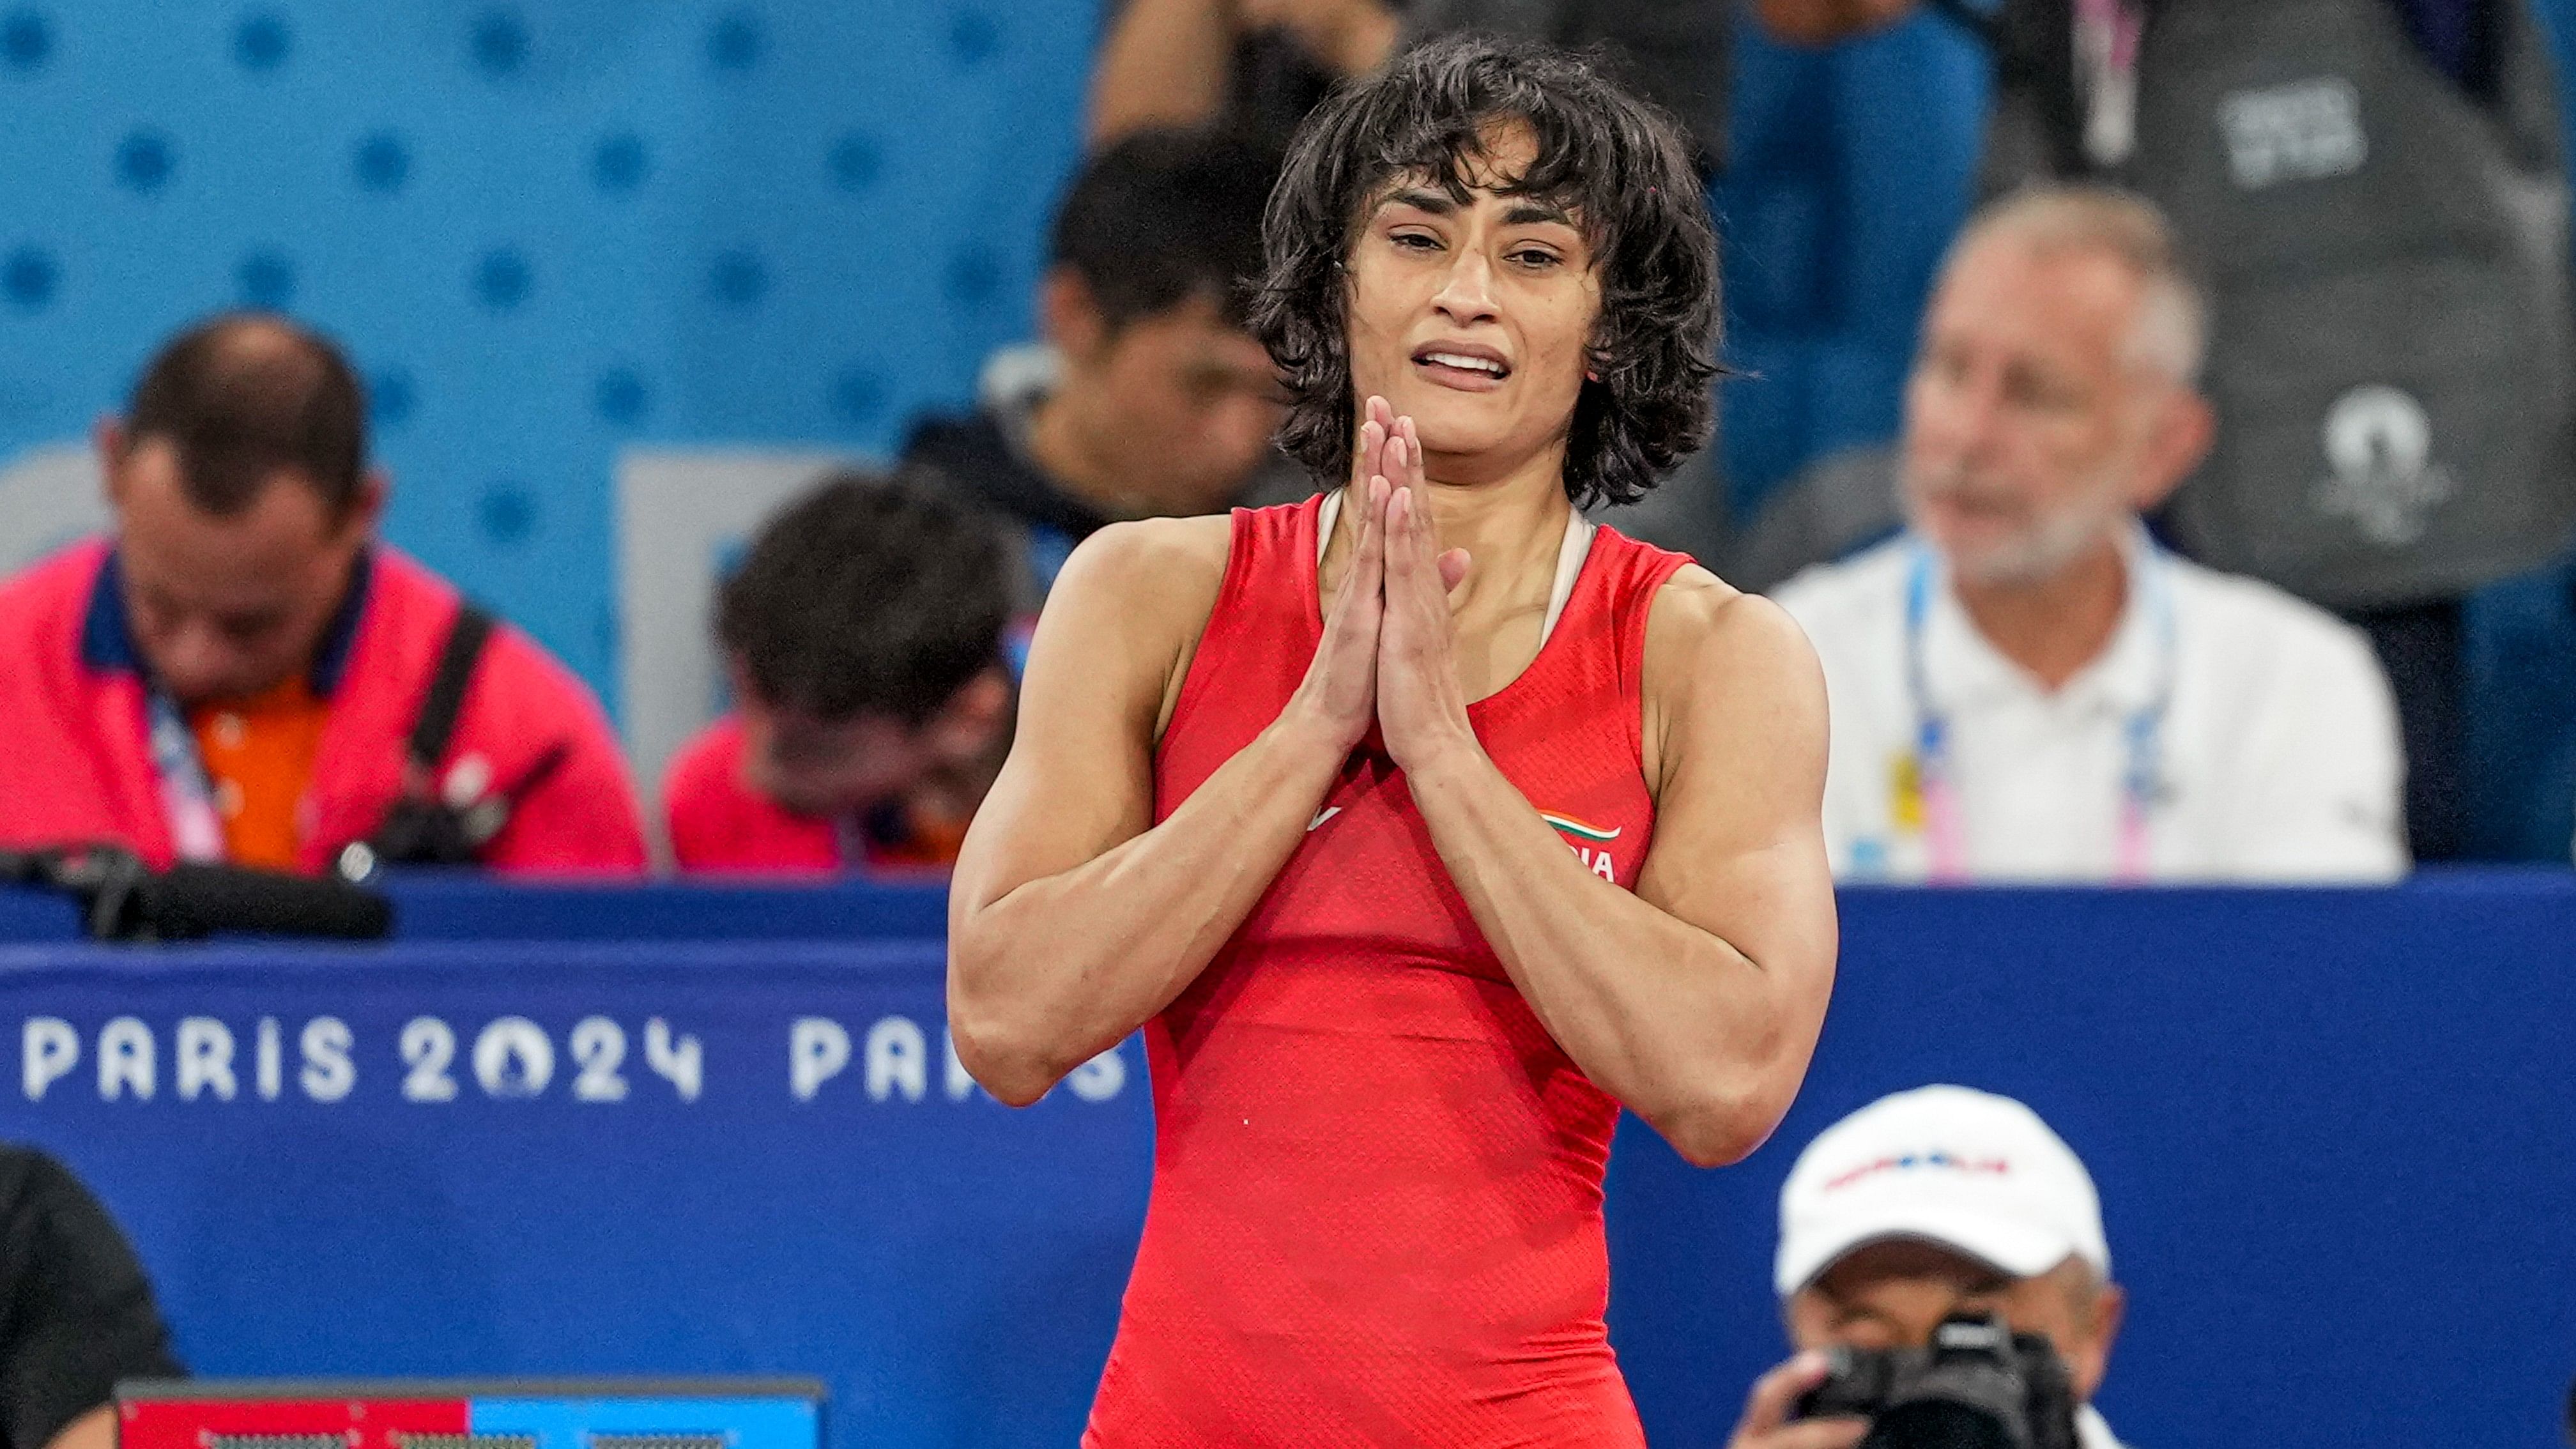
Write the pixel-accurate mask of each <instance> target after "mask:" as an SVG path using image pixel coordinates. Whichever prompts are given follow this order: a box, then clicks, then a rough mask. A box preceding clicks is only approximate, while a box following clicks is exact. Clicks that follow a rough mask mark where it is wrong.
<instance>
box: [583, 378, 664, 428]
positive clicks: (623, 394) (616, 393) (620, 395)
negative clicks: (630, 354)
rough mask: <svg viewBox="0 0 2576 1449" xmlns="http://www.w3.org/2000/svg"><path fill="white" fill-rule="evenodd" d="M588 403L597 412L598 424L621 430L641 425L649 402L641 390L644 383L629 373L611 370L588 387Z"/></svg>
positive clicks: (648, 397) (650, 400)
mask: <svg viewBox="0 0 2576 1449" xmlns="http://www.w3.org/2000/svg"><path fill="white" fill-rule="evenodd" d="M590 402H591V406H592V407H594V408H597V409H598V410H599V417H600V421H602V422H606V423H611V424H614V425H616V426H618V427H621V428H624V427H632V426H633V425H635V424H636V423H639V422H642V421H643V420H644V413H645V410H646V409H647V408H649V407H651V406H652V402H653V399H652V397H651V395H650V394H649V393H647V392H646V391H645V389H644V379H642V378H640V377H637V376H636V375H635V374H634V372H633V371H632V370H631V369H628V368H623V367H612V368H610V369H609V370H607V371H606V372H603V373H601V374H600V375H599V381H597V382H596V383H594V384H592V386H591V391H590Z"/></svg>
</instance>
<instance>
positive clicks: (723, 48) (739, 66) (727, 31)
mask: <svg viewBox="0 0 2576 1449" xmlns="http://www.w3.org/2000/svg"><path fill="white" fill-rule="evenodd" d="M761 48H762V36H761V33H760V20H759V17H757V16H755V15H753V14H751V13H750V12H749V11H744V10H737V11H735V12H733V13H732V14H730V15H727V16H724V17H722V18H721V19H719V20H717V21H716V23H715V24H713V25H711V26H709V27H707V64H709V65H711V66H714V67H715V68H716V69H718V70H734V71H742V70H749V69H751V68H752V67H753V66H756V65H758V64H760V52H761Z"/></svg>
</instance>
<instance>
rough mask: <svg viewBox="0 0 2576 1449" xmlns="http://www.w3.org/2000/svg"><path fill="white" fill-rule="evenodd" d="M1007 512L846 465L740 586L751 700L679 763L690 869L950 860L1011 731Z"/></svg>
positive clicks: (681, 838)
mask: <svg viewBox="0 0 2576 1449" xmlns="http://www.w3.org/2000/svg"><path fill="white" fill-rule="evenodd" d="M1011 594H1012V591H1011V581H1010V571H1009V567H1008V561H1007V559H1006V557H1005V551H1004V549H1003V545H1002V538H1001V534H1000V530H999V527H998V525H997V524H996V522H995V521H994V520H993V519H992V518H991V517H989V516H987V515H986V514H984V513H982V512H980V511H977V510H974V509H971V508H969V507H967V506H966V505H965V504H963V503H960V502H958V501H956V500H955V499H954V498H953V497H951V496H949V494H948V493H947V490H946V489H945V488H944V487H943V486H941V485H940V484H938V483H937V482H935V481H933V480H929V479H926V478H921V477H919V476H917V475H915V476H912V477H901V476H899V477H897V478H892V479H879V478H873V477H869V476H867V475H864V474H858V473H845V474H840V475H836V476H834V477H831V478H828V479H825V480H824V481H823V482H822V483H821V484H820V485H819V486H817V487H816V488H815V489H814V491H813V492H811V493H809V494H807V495H806V496H805V497H804V498H802V499H800V500H799V501H797V502H796V503H794V504H792V505H790V506H789V507H788V508H787V509H786V510H785V511H783V512H781V513H780V514H779V515H778V516H777V517H775V518H773V519H771V520H770V521H769V523H768V524H767V526H765V527H764V528H763V529H762V530H761V533H760V537H759V538H758V539H757V540H755V541H754V543H753V545H752V550H751V554H750V556H749V557H748V558H746V559H745V560H744V561H743V565H742V567H741V569H739V570H738V571H737V572H736V573H735V574H734V575H733V577H732V578H730V579H728V580H727V581H726V582H725V586H724V592H723V595H722V597H721V599H720V600H719V601H718V604H717V611H716V634H717V639H718V642H719V643H720V644H721V645H722V646H723V651H724V655H725V659H726V663H727V667H728V669H729V670H730V672H731V676H732V681H733V692H734V698H735V701H736V708H735V710H734V711H733V712H732V713H731V714H728V715H726V716H725V717H724V718H723V719H720V720H718V721H717V722H716V723H714V724H713V725H710V726H709V727H708V728H707V729H706V730H705V731H704V732H703V733H701V734H699V735H698V736H697V738H695V739H693V740H691V741H690V742H689V743H688V744H686V745H684V746H682V747H681V750H680V752H679V754H678V755H676V756H675V757H673V759H672V762H671V766H670V770H669V773H668V775H667V776H666V777H665V780H664V784H663V790H662V799H663V804H664V809H665V810H666V811H667V813H668V823H669V827H670V834H671V853H672V855H673V857H674V859H676V860H677V861H678V863H679V866H680V868H681V869H682V870H685V871H709V872H788V873H828V872H834V871H840V870H844V869H859V868H870V867H878V868H881V867H902V866H932V867H941V868H944V867H946V866H947V865H948V864H949V863H950V862H951V861H953V860H955V859H956V857H957V846H958V844H959V842H961V841H962V840H963V839H964V838H965V835H966V822H967V820H968V819H969V818H970V817H972V816H973V815H974V813H975V807H976V806H977V805H979V804H981V803H982V802H983V799H984V792H985V791H986V790H987V789H989V788H991V786H992V783H993V776H994V774H995V773H996V772H997V771H999V769H1000V768H1001V763H1002V756H1003V754H1004V753H1005V752H1006V751H1007V750H1008V748H1009V745H1010V733H1011V712H1012V710H1013V708H1014V706H1015V700H1016V694H1017V691H1016V687H1015V685H1014V683H1013V680H1012V676H1011V672H1010V668H1009V663H1008V659H1007V654H1006V645H1005V640H1004V630H1005V628H1006V627H1007V625H1008V622H1009V619H1010V612H1011Z"/></svg>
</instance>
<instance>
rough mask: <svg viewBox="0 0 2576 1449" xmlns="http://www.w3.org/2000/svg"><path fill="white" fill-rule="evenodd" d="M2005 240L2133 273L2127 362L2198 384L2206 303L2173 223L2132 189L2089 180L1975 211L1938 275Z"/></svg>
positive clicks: (2032, 190) (2043, 188)
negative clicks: (2089, 254)
mask: <svg viewBox="0 0 2576 1449" xmlns="http://www.w3.org/2000/svg"><path fill="white" fill-rule="evenodd" d="M2005 235H2009V236H2012V237H2015V238H2017V239H2019V240H2022V241H2024V242H2027V243H2029V244H2030V245H2032V246H2034V247H2036V248H2038V249H2040V250H2041V251H2042V252H2060V251H2099V252H2103V253H2107V254H2108V255H2110V256H2111V257H2112V258H2114V259H2115V260H2117V261H2119V262H2120V263H2121V264H2123V265H2125V266H2126V267H2128V268H2129V270H2130V271H2131V272H2133V273H2135V274H2136V276H2137V278H2138V282H2139V284H2140V297H2139V301H2138V315H2137V319H2136V321H2135V322H2134V323H2133V324H2132V325H2131V328H2130V334H2129V346H2128V353H2129V361H2131V362H2132V363H2136V364H2139V365H2143V366H2146V367H2150V368H2153V369H2154V370H2156V371H2157V372H2159V373H2162V374H2164V375H2165V376H2167V377H2170V378H2171V379H2173V380H2174V381H2175V382H2177V383H2180V384H2181V385H2183V386H2184V387H2192V386H2196V385H2197V384H2198V383H2199V381H2200V369H2201V365H2202V363H2203V362H2205V361H2206V360H2207V358H2208V355H2209V302H2208V299H2207V297H2206V296H2205V295H2204V294H2203V293H2202V291H2201V288H2200V284H2199V282H2198V281H2197V280H2195V279H2194V278H2193V276H2192V274H2191V272H2190V269H2189V268H2187V267H2186V266H2185V265H2184V264H2183V260H2182V244H2181V243H2180V241H2179V240H2177V239H2176V237H2175V235H2174V229H2173V224H2172V223H2171V222H2168V221H2166V220H2165V215H2164V213H2163V212H2162V211H2160V210H2158V209H2157V208H2156V205H2155V203H2154V202H2151V201H2149V200H2147V199H2146V198H2145V197H2143V196H2139V195H2138V194H2136V193H2135V192H2130V191H2123V190H2121V189H2119V188H2118V187H2115V186H2104V185H2099V184H2091V183H2070V182H2047V183H2042V184H2038V185H2033V186H2027V187H2024V188H2022V189H2021V190H2019V191H2016V192H2014V193H2012V194H2011V195H2009V196H2006V197H2004V198H2002V199H2001V200H1999V201H1994V202H1991V203H1989V204H1987V205H1986V206H1985V207H1983V208H1982V209H1980V210H1979V211H1978V212H1977V214H1976V215H1975V216H1973V217H1970V218H1969V219H1968V225H1967V227H1966V229H1965V230H1963V231H1961V232H1960V233H1959V239H1958V241H1957V242H1955V243H1953V244H1952V246H1951V248H1950V255H1949V258H1948V260H1947V261H1945V262H1944V263H1943V270H1944V271H1946V270H1948V268H1950V267H1953V266H1956V265H1958V260H1959V258H1960V257H1961V256H1963V255H1965V254H1966V253H1967V251H1968V249H1969V248H1971V247H1973V246H1975V245H1976V244H1977V243H1979V242H1982V241H1986V240H1988V239H1991V238H1994V237H1998V236H2005Z"/></svg>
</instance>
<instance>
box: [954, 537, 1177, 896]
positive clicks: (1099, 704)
mask: <svg viewBox="0 0 2576 1449" xmlns="http://www.w3.org/2000/svg"><path fill="white" fill-rule="evenodd" d="M1117 533H1118V530H1115V529H1113V530H1109V531H1105V532H1104V533H1103V534H1102V535H1097V536H1095V538H1094V539H1093V540H1092V541H1091V542H1089V543H1086V544H1084V546H1083V547H1082V548H1081V549H1079V550H1077V551H1076V553H1075V555H1074V557H1073V558H1072V559H1071V560H1070V561H1068V562H1067V563H1066V565H1065V568H1064V572H1063V574H1062V575H1061V576H1060V577H1059V578H1058V579H1057V582H1056V586H1055V588H1054V590H1053V592H1052V593H1051V594H1050V595H1049V596H1048V599H1047V605H1046V610H1045V612H1044V613H1043V614H1042V615H1041V616H1040V617H1039V620H1038V628H1037V635H1036V637H1035V638H1034V639H1033V640H1032V641H1031V643H1030V646H1029V659H1028V667H1027V669H1026V671H1025V672H1024V674H1023V676H1022V680H1021V685H1020V702H1019V723H1018V727H1017V730H1016V732H1015V733H1014V735H1013V737H1012V742H1011V752H1010V756H1009V758H1008V759H1007V760H1006V761H1004V763H1003V765H1002V771H1001V774H1000V776H999V777H998V778H996V779H995V781H994V782H993V788H992V791H991V792H990V793H989V794H988V795H986V797H985V799H984V803H983V805H982V807H981V808H980V809H979V810H977V812H976V815H975V822H974V825H973V827H972V828H971V829H970V830H969V831H968V832H967V837H966V843H965V846H964V848H963V850H962V851H961V852H960V854H959V857H958V862H957V871H956V876H955V881H954V885H953V887H952V889H953V892H954V894H955V896H956V897H957V900H956V906H955V908H956V909H957V910H958V911H959V912H960V913H969V914H970V913H972V912H974V911H976V910H979V909H981V908H983V907H984V906H987V905H990V904H991V903H992V902H994V901H997V900H1000V899H1001V898H1002V897H1004V896H1007V895H1009V894H1010V893H1011V892H1012V891H1014V890H1017V889H1019V888H1020V887H1021V886H1023V885H1026V884H1027V883H1028V882H1030V881H1033V880H1040V879H1044V878H1045V877H1048V876H1052V875H1058V874H1061V873H1063V872H1065V871H1068V870H1072V869H1074V868H1075V867H1077V866H1080V865H1083V864H1086V863H1088V862H1089V861H1092V860H1095V859H1097V858H1098V857H1100V856H1101V855H1103V854H1105V853H1106V852H1108V851H1110V850H1112V849H1114V848H1116V847H1117V846H1118V845H1120V844H1121V843H1123V842H1125V841H1127V840H1129V839H1131V838H1133V837H1135V836H1137V835H1139V834H1142V833H1143V832H1144V831H1145V830H1146V829H1147V828H1148V827H1149V826H1151V825H1152V824H1153V813H1154V793H1153V792H1154V770H1153V731H1154V720H1155V716H1156V713H1157V711H1158V709H1159V708H1160V705H1161V702H1162V698H1163V693H1164V689H1165V686H1166V683H1167V681H1168V680H1169V678H1170V674H1171V671H1172V668H1173V662H1174V658H1175V656H1176V653H1177V644H1176V640H1175V636H1174V634H1173V630H1172V629H1171V627H1169V625H1168V623H1167V622H1166V620H1165V619H1164V618H1163V615H1164V614H1165V613H1166V612H1167V610H1166V609H1164V608H1163V607H1160V606H1161V605H1162V604H1163V602H1164V600H1163V599H1162V598H1160V597H1159V596H1160V595H1161V594H1163V593H1164V591H1163V590H1161V589H1158V588H1156V587H1154V586H1153V584H1152V583H1151V581H1150V580H1149V579H1148V578H1146V577H1144V574H1145V573H1146V571H1147V569H1148V568H1149V566H1150V563H1151V560H1150V559H1149V558H1146V557H1144V556H1143V555H1144V554H1146V553H1148V552H1150V550H1147V549H1143V548H1140V547H1139V546H1138V541H1137V540H1135V539H1133V538H1127V537H1119V536H1116V535H1117Z"/></svg>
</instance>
